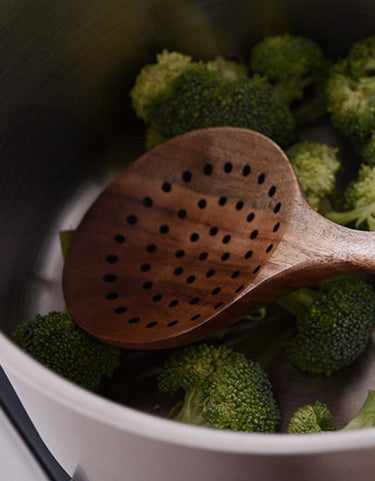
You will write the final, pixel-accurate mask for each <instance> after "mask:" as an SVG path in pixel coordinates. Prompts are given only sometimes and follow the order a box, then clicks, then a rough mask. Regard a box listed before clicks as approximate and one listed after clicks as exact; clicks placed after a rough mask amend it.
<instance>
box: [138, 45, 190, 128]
mask: <svg viewBox="0 0 375 481" xmlns="http://www.w3.org/2000/svg"><path fill="white" fill-rule="evenodd" d="M156 60H157V62H156V63H155V64H151V65H146V66H144V67H143V68H142V70H141V71H140V72H139V74H138V75H137V78H136V82H135V85H134V87H133V89H132V91H131V92H130V96H131V99H132V102H133V108H134V110H135V113H136V114H137V116H138V117H140V118H141V119H143V120H145V121H146V122H147V120H148V119H147V112H146V111H145V108H144V107H145V105H147V104H148V103H149V102H150V101H151V100H153V99H154V98H155V97H157V96H158V95H159V93H160V92H162V91H163V90H164V89H167V88H168V85H169V84H170V82H171V81H172V80H173V79H174V78H176V77H178V76H179V75H180V73H181V72H183V71H184V70H185V69H186V67H187V66H189V65H190V64H191V63H192V61H193V59H192V58H191V57H189V56H188V55H183V54H182V53H178V52H168V50H163V51H162V52H161V53H159V54H158V55H157V56H156Z"/></svg>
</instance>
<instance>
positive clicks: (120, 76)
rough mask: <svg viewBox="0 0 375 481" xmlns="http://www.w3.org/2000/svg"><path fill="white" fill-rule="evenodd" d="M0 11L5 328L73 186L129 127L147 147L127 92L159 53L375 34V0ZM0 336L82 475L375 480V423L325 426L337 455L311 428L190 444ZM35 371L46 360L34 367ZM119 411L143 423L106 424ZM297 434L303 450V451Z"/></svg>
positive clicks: (62, 451) (24, 301)
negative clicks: (331, 430) (357, 428)
mask: <svg viewBox="0 0 375 481" xmlns="http://www.w3.org/2000/svg"><path fill="white" fill-rule="evenodd" d="M1 13H2V14H1V17H0V34H1V37H2V38H3V39H5V41H4V42H2V44H1V46H0V64H1V65H2V66H3V68H2V72H1V75H0V131H1V136H0V205H1V208H0V252H1V268H2V276H1V279H0V327H1V330H2V332H4V333H5V334H9V333H10V332H11V331H12V330H13V329H14V327H15V326H16V325H17V324H18V323H19V322H20V321H22V320H23V319H24V318H26V317H29V316H30V315H31V314H33V313H34V312H33V309H32V307H30V306H32V305H33V303H32V296H33V293H34V292H35V290H34V288H33V284H34V282H35V277H36V272H38V263H39V260H40V258H41V257H43V252H42V251H41V248H42V246H43V243H44V241H45V236H46V235H47V233H48V231H49V227H50V225H51V224H52V223H53V222H55V221H56V219H57V217H58V215H59V213H60V212H61V210H62V209H63V207H64V206H65V205H66V204H67V202H68V201H69V200H70V197H71V195H72V194H73V193H74V192H75V189H77V188H78V187H79V186H80V184H81V183H82V181H83V179H86V178H88V177H95V176H100V175H102V173H103V171H105V170H106V169H107V156H106V154H107V152H108V147H109V146H110V145H112V144H113V143H116V142H118V140H119V139H123V138H124V139H125V144H126V150H127V152H129V157H133V158H134V157H135V156H136V155H137V154H138V153H140V152H142V150H143V137H142V135H141V134H139V133H138V132H139V130H140V124H139V123H137V121H136V119H135V118H134V114H133V113H132V112H131V109H130V103H129V99H128V96H127V93H126V92H127V91H128V89H129V87H130V86H131V85H132V82H133V79H134V75H135V73H136V71H137V70H138V69H139V67H140V66H142V65H143V64H144V63H145V62H146V61H148V60H151V59H152V58H153V55H154V53H155V52H157V51H158V50H160V49H161V48H162V47H167V48H170V49H173V48H176V49H179V50H182V51H184V52H186V53H191V54H194V55H197V56H203V57H209V56H214V55H216V54H217V53H221V54H224V55H225V54H232V53H233V52H236V53H237V52H240V53H242V54H243V55H244V57H246V56H247V53H248V45H249V43H251V42H252V41H254V40H257V39H258V38H260V37H262V36H264V35H266V34H273V33H279V32H283V31H286V30H290V31H291V32H292V33H305V34H306V35H308V36H311V37H312V38H314V39H315V40H317V41H319V42H320V43H321V44H322V46H323V47H324V48H325V49H326V51H327V52H328V53H329V54H330V55H332V56H338V55H341V54H344V52H345V51H346V49H347V48H348V46H349V45H350V44H351V43H352V42H353V41H355V40H357V39H359V38H362V37H364V36H366V35H370V34H373V33H374V24H375V3H374V2H373V1H370V0H360V1H356V2H353V1H349V0H348V1H342V0H341V1H338V0H331V1H326V0H318V1H314V2H310V3H309V2H307V3H306V2H305V1H302V0H285V1H281V0H279V1H278V0H274V1H269V0H267V1H264V0H259V1H257V0H254V1H249V0H232V1H225V0H215V1H211V0H210V1H201V2H198V1H193V0H190V1H184V2H181V1H177V0H176V1H174V0H153V1H152V0H149V1H147V0H146V1H142V2H135V1H126V0H107V1H105V2H104V1H102V0H93V1H92V0H90V1H89V0H66V1H65V2H63V3H61V2H53V1H51V2H48V4H47V3H46V2H40V1H36V0H17V1H16V0H3V1H2V4H1ZM115 167H116V166H115ZM116 168H117V167H116ZM44 281H45V280H44V279H43V282H44ZM0 341H1V342H0V346H2V347H1V349H0V362H1V363H4V366H5V367H6V368H7V372H8V374H9V376H10V378H11V380H12V381H13V383H14V386H15V388H16V390H17V392H18V394H19V395H20V397H21V399H22V401H23V403H24V404H25V407H26V409H27V410H28V412H29V414H30V416H31V418H32V420H33V421H34V423H35V424H36V426H37V428H38V429H39V431H40V434H41V436H42V438H43V439H44V440H45V442H46V444H47V445H48V446H49V448H50V449H51V450H52V452H53V453H54V454H55V456H56V457H57V459H58V460H59V462H61V464H62V465H63V466H64V467H65V469H67V470H68V471H69V472H70V473H72V474H73V473H74V472H75V473H76V474H75V478H76V479H77V481H82V480H85V479H87V480H89V481H127V480H129V481H150V480H151V481H159V480H165V479H167V480H169V479H171V480H175V479H179V480H181V481H185V480H186V481H187V480H189V481H190V480H191V479H198V480H204V481H221V480H223V481H224V480H225V481H227V480H228V479H231V480H233V481H237V480H238V481H242V480H243V481H245V480H246V481H252V480H254V481H255V480H256V481H259V480H260V479H264V480H267V481H276V480H277V481H284V480H285V479H298V481H305V480H306V481H310V480H311V481H316V480H317V479H319V481H325V480H327V481H328V480H332V481H333V480H335V479H337V480H340V481H346V480H348V481H349V480H350V481H351V480H352V479H358V480H360V481H367V480H370V479H371V481H372V480H373V477H374V476H373V464H374V463H373V459H374V455H375V448H374V449H373V448H369V447H368V446H375V434H374V433H373V432H372V431H374V430H372V431H371V433H360V434H359V435H356V434H353V433H352V434H348V436H346V438H345V439H346V442H345V446H343V444H341V441H340V442H338V441H337V439H341V438H340V437H339V436H336V435H335V436H336V437H332V438H331V437H330V436H329V435H327V437H324V438H322V439H323V441H322V445H321V449H320V451H329V450H331V451H332V449H333V448H332V444H331V443H333V442H334V443H336V442H337V445H335V446H334V451H335V452H330V453H326V454H312V452H313V451H314V452H316V451H317V450H316V449H314V450H311V451H310V444H308V443H307V442H305V441H306V440H305V439H301V440H300V441H298V443H296V444H295V446H294V447H293V449H291V451H290V453H289V455H288V454H287V453H285V452H284V454H282V455H277V454H254V453H255V452H257V447H258V446H257V445H258V443H257V439H262V443H263V444H264V443H266V444H267V446H268V447H267V449H266V451H267V452H268V453H275V452H277V451H278V449H276V447H277V446H281V445H282V444H283V441H282V440H281V438H280V437H278V436H275V437H269V438H267V441H266V442H265V441H264V438H256V437H249V440H250V441H249V442H247V443H244V444H246V446H247V447H246V450H247V452H246V453H242V454H239V453H240V452H241V451H244V450H243V449H242V448H243V446H242V443H243V439H244V438H242V437H241V436H239V437H238V441H237V444H238V446H237V444H236V443H233V445H232V446H231V449H230V450H225V449H222V448H220V449H219V448H218V446H217V445H216V444H215V441H213V442H212V445H211V446H206V447H205V448H204V449H200V448H194V447H192V445H194V443H195V444H196V445H197V446H198V445H199V444H200V443H199V440H200V437H201V436H202V437H203V436H205V434H204V432H205V430H201V429H198V430H195V431H194V432H193V431H191V433H194V434H192V435H191V440H190V442H189V443H188V444H189V445H185V446H184V445H183V444H184V432H185V430H184V429H182V428H181V429H180V433H181V434H180V435H178V434H177V438H178V436H180V439H179V442H178V443H177V442H174V441H173V442H167V441H166V440H165V437H166V436H165V435H166V433H168V429H169V426H170V423H167V422H166V423H165V424H164V426H165V428H163V432H164V435H161V434H160V436H159V434H155V433H152V431H153V429H154V422H153V417H151V416H148V417H144V416H146V415H143V414H140V413H137V412H136V411H134V412H132V411H129V410H125V408H121V407H120V406H118V405H115V404H111V403H108V402H107V401H104V400H101V399H99V398H97V397H96V396H92V395H89V399H87V400H86V401H85V402H86V404H84V403H82V399H81V398H82V397H81V396H80V395H79V394H78V392H79V390H78V389H77V388H76V387H74V389H73V388H72V393H73V394H71V395H70V396H69V399H68V396H67V395H66V393H65V391H64V390H65V389H66V392H68V391H69V392H70V389H68V388H67V386H68V383H66V382H65V381H62V380H60V378H58V377H57V376H54V375H53V374H51V373H49V372H48V371H47V370H43V369H42V368H40V369H41V370H38V369H37V368H36V367H35V366H36V365H35V363H34V362H32V361H31V360H28V359H27V358H26V356H24V355H21V353H18V350H16V349H15V348H14V347H13V346H12V345H11V343H10V341H8V340H7V339H6V338H5V337H3V336H1V335H0ZM35 371H38V372H40V373H41V375H40V376H38V377H37V378H36V377H35V376H34V373H35ZM52 379H53V382H52V381H51V380H52ZM74 398H75V399H76V405H75V403H74V402H72V399H74ZM91 404H95V405H103V406H105V408H103V409H101V410H100V415H98V416H97V417H96V418H95V417H93V416H89V415H88V414H87V415H86V414H85V410H87V413H89V412H91ZM112 410H113V411H116V412H119V413H120V412H121V413H120V414H119V418H121V419H123V420H125V421H126V422H128V421H129V423H130V422H131V423H132V429H131V430H130V429H127V427H126V423H125V427H124V425H123V424H121V425H119V426H118V427H116V426H115V425H114V424H113V423H108V422H107V421H108V418H110V417H111V411H112ZM98 412H99V411H98ZM138 419H139V420H140V424H141V422H142V424H144V423H145V422H146V421H147V422H148V421H149V424H150V431H151V434H153V435H152V436H147V435H145V434H144V432H143V433H142V434H141V432H139V434H136V432H137V422H138ZM145 420H146V421H145ZM176 429H177V428H176ZM158 433H159V431H158ZM221 434H222V435H224V436H225V435H226V434H227V433H221ZM158 436H159V437H160V440H158V439H157V437H158ZM220 438H222V436H220ZM229 438H230V439H235V438H233V436H231V437H230V436H229V434H228V439H229ZM268 439H269V441H268ZM319 439H320V438H319ZM362 439H366V446H367V447H365V446H364V443H362ZM194 440H195V441H194ZM309 442H310V440H309ZM283 445H285V442H284V444H283ZM298 446H300V447H301V449H303V450H304V452H305V454H296V453H297V452H298V451H300V450H299V449H298ZM236 450H237V451H238V452H237V454H236ZM309 452H310V454H309Z"/></svg>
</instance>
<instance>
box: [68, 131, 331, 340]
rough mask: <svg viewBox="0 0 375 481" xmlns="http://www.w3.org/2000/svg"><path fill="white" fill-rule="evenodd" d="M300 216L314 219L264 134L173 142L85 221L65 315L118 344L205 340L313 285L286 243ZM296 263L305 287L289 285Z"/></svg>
mask: <svg viewBox="0 0 375 481" xmlns="http://www.w3.org/2000/svg"><path fill="white" fill-rule="evenodd" d="M296 213H298V215H297V217H298V218H305V217H309V216H310V217H311V216H313V217H314V215H315V216H317V214H315V213H314V212H313V211H312V210H311V209H310V208H309V206H308V205H307V203H306V201H305V200H304V198H303V195H302V194H301V190H300V187H299V184H298V181H297V179H296V176H295V174H294V172H293V169H292V167H291V165H290V163H289V161H288V159H287V158H286V156H285V154H284V153H283V152H282V150H281V149H280V148H279V147H278V146H277V145H276V144H275V143H274V142H272V141H271V140H270V139H268V138H267V137H265V136H263V135H261V134H259V133H256V132H253V131H250V130H248V129H236V128H227V127H225V128H211V129H204V130H200V131H195V132H190V133H187V134H184V135H182V136H179V137H176V138H174V139H172V140H169V141H168V142H166V143H164V144H162V145H161V146H159V147H157V148H156V149H154V150H152V151H150V152H148V153H147V154H145V155H143V156H142V157H140V158H139V159H138V160H136V161H135V162H134V163H133V164H131V165H130V166H129V167H127V168H126V169H125V170H124V171H123V172H122V173H121V174H120V175H119V176H118V177H117V178H116V179H115V180H114V181H113V182H112V183H111V184H110V185H109V186H108V187H107V188H106V189H105V190H104V191H103V192H102V194H101V195H100V196H99V198H98V199H97V200H96V201H95V203H94V204H93V205H92V207H91V208H90V210H89V211H88V212H87V213H86V215H85V217H84V218H83V220H82V222H81V224H80V226H79V228H78V230H77V232H76V234H75V236H74V239H73V242H72V245H71V247H70V250H69V253H68V257H67V260H66V264H65V268H64V273H63V291H64V296H65V300H66V304H67V307H68V310H69V311H70V313H71V314H72V317H73V319H74V320H75V321H76V322H77V323H78V324H79V325H80V326H81V327H82V328H83V329H85V330H86V331H87V332H89V333H90V334H92V335H93V336H95V337H97V338H99V339H101V340H103V341H105V342H109V343H112V344H115V345H119V346H122V347H127V348H136V349H137V348H139V349H157V348H167V347H173V346H177V345H181V344H186V343H189V342H192V341H194V340H197V339H200V338H204V337H206V336H208V335H210V334H212V333H214V332H216V331H219V330H220V329H222V328H223V327H225V326H228V325H230V324H233V323H234V322H235V321H237V320H238V319H239V318H240V317H241V316H242V315H244V314H247V313H249V312H251V310H253V309H255V308H257V307H259V306H260V305H264V304H266V303H267V302H270V301H272V300H274V299H275V298H277V297H278V295H280V294H282V293H283V292H284V291H285V292H286V291H288V290H292V289H293V287H294V286H295V285H296V284H297V285H298V284H304V283H306V281H307V280H308V278H309V279H310V278H313V277H314V276H315V277H316V276H317V275H316V269H315V270H314V273H315V274H314V275H310V277H309V276H308V275H307V276H306V275H305V279H303V276H304V274H303V269H302V268H301V265H302V264H301V263H300V259H299V257H301V256H302V257H303V255H304V253H303V248H301V246H299V248H298V249H296V248H294V253H293V255H291V256H290V259H289V258H288V254H287V252H286V247H288V246H289V244H290V242H292V241H291V240H290V239H291V236H290V235H289V237H288V236H287V239H286V241H285V242H284V243H283V242H282V241H283V238H284V236H285V234H286V233H287V232H288V231H289V232H291V231H293V232H294V233H295V232H296V229H295V217H296ZM314 218H315V217H314ZM293 219H294V220H293ZM324 222H325V223H328V221H324ZM324 225H325V224H324ZM297 231H298V229H297ZM292 238H294V239H295V235H294V237H293V236H292ZM301 243H302V245H303V240H301ZM283 244H284V246H283ZM281 246H283V248H281ZM288 249H289V250H290V246H289V247H288ZM288 249H287V250H288ZM278 254H279V255H278ZM305 257H306V256H305ZM304 265H305V266H306V265H308V262H306V261H305V263H304ZM295 266H299V269H300V271H301V275H300V276H299V279H294V280H293V282H289V281H288V282H289V284H288V285H287V286H285V280H284V286H282V275H281V274H282V273H283V272H284V273H285V272H287V271H293V270H294V271H295V270H296V269H295ZM325 269H326V273H325V274H322V273H320V274H319V275H318V277H320V278H321V277H328V276H329V275H330V272H331V271H332V269H331V271H330V270H329V268H328V270H327V267H325ZM297 270H298V269H297ZM305 271H306V269H305ZM297 277H298V276H297ZM271 281H272V282H271ZM277 282H278V283H279V284H281V288H280V289H275V285H277Z"/></svg>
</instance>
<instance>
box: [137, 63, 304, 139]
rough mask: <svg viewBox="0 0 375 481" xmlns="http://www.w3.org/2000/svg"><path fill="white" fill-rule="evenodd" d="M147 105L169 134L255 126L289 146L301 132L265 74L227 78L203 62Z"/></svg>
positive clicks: (159, 126)
mask: <svg viewBox="0 0 375 481" xmlns="http://www.w3.org/2000/svg"><path fill="white" fill-rule="evenodd" d="M145 108H146V111H147V116H148V118H149V120H150V123H151V125H152V126H153V127H154V128H155V129H156V130H157V131H158V132H160V134H161V135H162V136H163V137H164V138H170V137H174V136H176V135H179V134H182V133H185V132H188V131H191V130H196V129H200V128H204V127H218V126H231V127H245V128H249V129H253V130H256V131H258V132H261V133H263V134H264V135H267V136H268V137H270V138H272V139H273V140H274V141H275V142H277V143H279V144H280V145H281V146H284V147H285V146H288V145H290V144H291V143H292V142H293V141H294V140H295V138H296V131H295V124H294V121H293V118H292V115H291V113H290V112H289V110H288V108H287V107H286V106H285V105H283V104H282V103H279V102H277V101H276V100H275V98H274V96H273V91H272V88H271V86H270V85H269V84H268V82H267V81H266V79H263V78H260V77H257V76H255V77H253V78H251V79H243V80H237V81H224V80H222V79H221V78H220V76H219V75H218V73H217V72H215V71H213V70H209V69H207V68H206V66H204V65H194V66H191V67H189V68H188V69H186V70H185V71H184V72H183V73H182V74H180V75H179V76H178V77H177V78H176V79H174V81H173V82H172V83H171V86H170V89H169V90H168V91H166V90H165V91H163V92H161V93H160V94H159V96H158V97H157V98H155V99H154V100H153V101H152V102H150V103H149V104H148V105H147V106H146V107H145Z"/></svg>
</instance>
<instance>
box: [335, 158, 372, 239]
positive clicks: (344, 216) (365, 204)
mask: <svg viewBox="0 0 375 481" xmlns="http://www.w3.org/2000/svg"><path fill="white" fill-rule="evenodd" d="M343 209H344V211H343V212H329V213H328V214H326V217H327V218H328V219H330V220H332V221H333V222H336V223H338V224H342V225H347V224H353V225H354V227H357V228H360V229H364V230H366V229H367V230H371V231H373V230H375V166H373V167H371V166H369V165H366V164H362V165H361V167H360V169H359V172H358V178H357V180H355V181H354V182H351V183H350V184H349V186H348V188H347V189H346V192H345V201H344V205H343Z"/></svg>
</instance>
